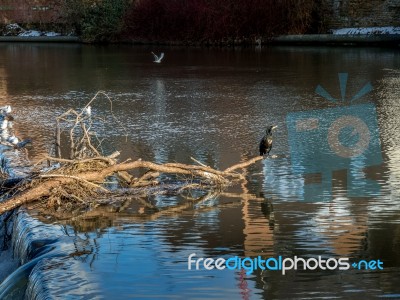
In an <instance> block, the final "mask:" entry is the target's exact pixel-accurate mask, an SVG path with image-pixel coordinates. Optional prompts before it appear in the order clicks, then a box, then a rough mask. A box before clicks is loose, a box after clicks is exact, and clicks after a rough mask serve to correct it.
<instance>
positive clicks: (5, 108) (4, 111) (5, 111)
mask: <svg viewBox="0 0 400 300" xmlns="http://www.w3.org/2000/svg"><path fill="white" fill-rule="evenodd" d="M0 112H1V114H2V115H3V116H6V115H7V114H9V113H10V112H11V106H10V105H6V106H3V107H0Z"/></svg>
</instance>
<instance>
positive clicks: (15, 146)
mask: <svg viewBox="0 0 400 300" xmlns="http://www.w3.org/2000/svg"><path fill="white" fill-rule="evenodd" d="M28 144H32V140H31V139H25V140H23V141H21V142H18V143H17V144H13V145H14V148H17V149H20V148H24V147H25V146H26V145H28Z"/></svg>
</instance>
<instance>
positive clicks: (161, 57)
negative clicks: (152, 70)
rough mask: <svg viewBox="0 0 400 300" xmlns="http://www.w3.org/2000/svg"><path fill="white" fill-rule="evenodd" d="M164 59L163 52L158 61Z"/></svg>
mask: <svg viewBox="0 0 400 300" xmlns="http://www.w3.org/2000/svg"><path fill="white" fill-rule="evenodd" d="M163 58H164V52H161V54H160V57H159V58H158V59H159V60H160V61H161V60H162V59H163Z"/></svg>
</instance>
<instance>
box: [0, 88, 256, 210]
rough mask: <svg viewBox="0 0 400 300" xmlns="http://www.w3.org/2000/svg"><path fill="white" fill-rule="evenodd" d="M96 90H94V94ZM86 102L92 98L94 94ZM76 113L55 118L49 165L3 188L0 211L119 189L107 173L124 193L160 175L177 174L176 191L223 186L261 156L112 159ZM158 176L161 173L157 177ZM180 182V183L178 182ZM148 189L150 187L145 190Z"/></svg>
mask: <svg viewBox="0 0 400 300" xmlns="http://www.w3.org/2000/svg"><path fill="white" fill-rule="evenodd" d="M98 94H99V93H98ZM98 94H96V96H95V97H94V98H93V99H92V100H91V101H90V102H89V103H88V104H87V106H86V107H85V109H86V108H87V107H90V106H89V105H90V104H91V103H92V102H93V101H94V100H95V99H96V97H97V95H98ZM84 111H85V110H82V112H77V111H75V110H72V109H71V110H69V111H67V112H66V113H64V114H62V115H61V116H60V117H58V118H57V120H56V121H57V122H56V123H57V126H56V133H55V155H54V156H47V157H45V158H44V159H43V161H46V162H47V163H48V165H49V166H50V167H49V168H47V169H46V170H41V171H35V172H33V173H32V174H31V175H30V176H28V177H27V178H25V179H23V180H22V181H21V182H19V183H18V184H17V185H16V186H15V187H14V188H13V189H11V190H10V191H9V195H10V197H9V198H8V199H7V200H6V201H4V202H1V203H0V214H2V213H4V212H6V211H9V210H12V209H14V208H16V207H19V206H21V205H23V204H26V203H30V202H33V201H37V200H44V201H46V203H47V204H48V205H63V204H65V203H71V202H73V203H75V204H76V205H88V203H95V202H96V199H100V198H103V199H104V197H109V198H112V197H113V196H115V195H117V194H118V193H120V189H119V188H117V189H115V188H107V185H106V184H105V182H106V181H107V178H109V177H110V176H113V177H114V178H118V179H119V182H120V184H119V187H120V188H122V187H123V188H124V193H131V194H135V193H136V192H137V191H138V190H139V189H143V188H146V187H148V188H149V187H155V186H160V185H163V184H165V181H163V180H161V179H160V176H161V175H166V174H167V175H170V176H172V177H175V178H176V176H180V177H179V180H180V182H181V185H180V188H179V191H182V190H187V189H196V190H202V191H211V190H216V189H218V190H223V189H224V188H225V187H226V186H229V185H231V184H233V183H235V182H243V181H245V180H246V179H245V176H244V173H241V172H240V171H242V170H244V169H245V168H246V167H248V166H249V165H251V164H254V163H255V162H257V161H259V160H261V159H262V157H261V156H257V157H254V158H252V159H250V160H248V161H245V162H241V163H239V164H236V165H233V166H231V167H229V168H227V169H225V170H217V169H214V168H211V167H209V166H206V165H204V164H202V163H200V162H198V161H197V160H195V159H193V160H194V161H195V162H196V163H197V165H189V164H182V163H165V164H157V163H154V162H149V161H144V160H141V159H139V160H136V161H125V162H118V156H119V153H118V152H115V153H113V154H111V155H108V156H103V155H101V154H100V151H99V150H98V149H97V148H96V146H95V145H94V143H93V138H92V137H93V136H95V135H94V134H93V133H92V132H91V131H90V127H91V122H92V117H91V116H90V115H87V114H85V113H84ZM63 131H64V132H65V131H67V133H68V134H67V136H68V139H69V146H70V147H69V155H68V158H63V157H61V156H62V155H61V154H62V151H61V150H62V149H61V142H60V139H61V133H62V132H63ZM137 169H140V170H146V172H145V173H144V175H142V176H141V177H138V178H137V177H134V176H132V175H131V174H130V173H129V172H130V171H132V170H137ZM163 178H164V177H163ZM182 182H183V183H182ZM149 191H150V189H149Z"/></svg>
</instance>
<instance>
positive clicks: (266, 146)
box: [260, 125, 278, 156]
mask: <svg viewBox="0 0 400 300" xmlns="http://www.w3.org/2000/svg"><path fill="white" fill-rule="evenodd" d="M276 127H278V126H273V125H271V126H268V127H267V130H266V133H265V135H264V137H263V138H262V140H261V142H260V155H261V156H264V155H265V154H267V155H268V154H269V151H271V149H272V130H273V129H275V128H276Z"/></svg>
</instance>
